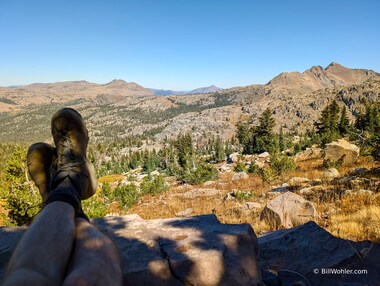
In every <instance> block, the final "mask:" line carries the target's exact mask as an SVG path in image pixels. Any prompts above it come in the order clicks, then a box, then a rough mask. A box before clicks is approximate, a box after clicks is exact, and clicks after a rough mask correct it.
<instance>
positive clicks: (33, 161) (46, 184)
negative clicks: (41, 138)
mask: <svg viewBox="0 0 380 286" xmlns="http://www.w3.org/2000/svg"><path fill="white" fill-rule="evenodd" d="M26 158H27V165H28V171H29V174H30V177H31V178H32V180H33V181H34V183H35V184H36V186H37V188H38V189H39V191H40V194H41V197H42V201H43V202H45V201H46V199H47V195H48V193H49V192H50V190H51V178H52V176H53V175H54V173H55V170H54V161H55V159H56V158H57V155H56V150H55V148H54V147H53V146H51V145H49V144H46V143H42V142H40V143H35V144H33V145H32V146H30V147H29V150H28V155H27V157H26Z"/></svg>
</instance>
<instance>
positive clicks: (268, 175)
mask: <svg viewBox="0 0 380 286" xmlns="http://www.w3.org/2000/svg"><path fill="white" fill-rule="evenodd" d="M260 174H261V178H262V179H263V181H264V182H266V183H270V182H272V181H273V180H274V174H273V171H272V169H271V168H268V167H265V168H263V169H261V170H260Z"/></svg>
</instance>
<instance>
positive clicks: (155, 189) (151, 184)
mask: <svg viewBox="0 0 380 286" xmlns="http://www.w3.org/2000/svg"><path fill="white" fill-rule="evenodd" d="M168 189H169V187H168V186H167V185H166V184H165V178H164V176H162V175H159V176H155V177H153V179H150V178H149V176H148V177H145V178H144V180H143V182H142V183H141V185H140V190H141V193H142V194H148V193H152V194H158V193H162V192H166V191H167V190H168Z"/></svg>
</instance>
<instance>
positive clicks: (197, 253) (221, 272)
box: [0, 215, 262, 285]
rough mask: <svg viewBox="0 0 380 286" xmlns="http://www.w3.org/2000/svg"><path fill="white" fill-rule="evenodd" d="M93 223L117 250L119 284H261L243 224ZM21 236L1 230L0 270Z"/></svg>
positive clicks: (209, 218)
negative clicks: (112, 242) (119, 266)
mask: <svg viewBox="0 0 380 286" xmlns="http://www.w3.org/2000/svg"><path fill="white" fill-rule="evenodd" d="M93 222H94V223H95V225H96V226H97V227H98V228H99V229H101V230H102V231H103V232H105V233H106V234H107V235H108V236H109V237H110V238H111V239H112V240H113V241H114V242H115V244H116V246H117V247H118V249H119V250H120V253H121V258H122V268H123V275H124V285H262V284H261V268H260V266H259V264H258V262H257V260H256V256H257V252H258V249H257V238H256V235H255V233H254V232H253V230H252V228H251V227H250V226H249V225H247V224H240V225H227V224H221V223H220V222H219V221H218V220H217V218H216V217H215V216H214V215H203V216H194V217H191V218H182V219H176V218H175V219H157V220H143V219H142V218H141V217H139V216H138V215H127V216H123V217H105V218H99V219H95V220H93ZM21 234H22V229H20V228H11V227H3V228H1V229H0V242H1V249H0V258H1V260H0V262H1V265H0V267H1V271H2V272H0V273H1V274H2V273H3V270H4V267H5V264H6V262H7V261H8V259H9V257H10V255H11V253H12V251H13V249H14V247H15V245H16V242H17V240H18V239H19V238H20V237H21ZM0 279H1V277H0ZM0 281H1V280H0Z"/></svg>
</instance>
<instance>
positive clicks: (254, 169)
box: [247, 162, 260, 174]
mask: <svg viewBox="0 0 380 286" xmlns="http://www.w3.org/2000/svg"><path fill="white" fill-rule="evenodd" d="M247 171H248V173H250V174H258V173H259V172H260V168H259V166H257V165H256V163H255V162H251V165H250V166H249V168H248V170H247Z"/></svg>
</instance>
